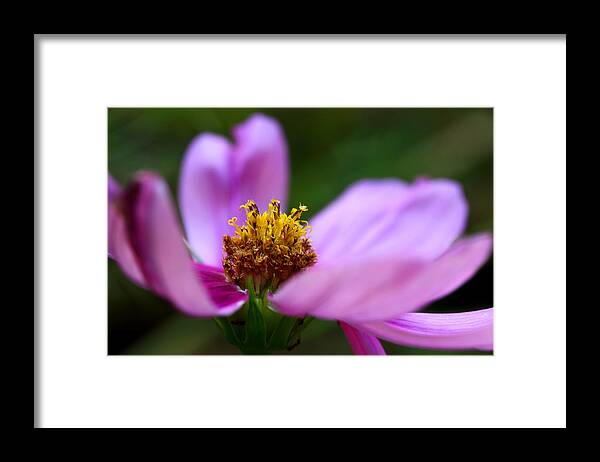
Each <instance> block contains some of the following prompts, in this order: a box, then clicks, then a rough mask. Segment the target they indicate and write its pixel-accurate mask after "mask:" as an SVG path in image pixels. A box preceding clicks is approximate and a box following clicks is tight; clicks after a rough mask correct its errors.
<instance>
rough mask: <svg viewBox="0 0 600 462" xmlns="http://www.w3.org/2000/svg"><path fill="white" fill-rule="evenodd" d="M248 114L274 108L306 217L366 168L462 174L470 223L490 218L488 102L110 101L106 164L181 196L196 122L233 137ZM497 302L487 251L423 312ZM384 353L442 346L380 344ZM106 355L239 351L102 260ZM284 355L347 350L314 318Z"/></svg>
mask: <svg viewBox="0 0 600 462" xmlns="http://www.w3.org/2000/svg"><path fill="white" fill-rule="evenodd" d="M254 112H263V113H265V114H269V115H271V116H273V117H275V118H276V119H277V120H278V121H279V122H280V123H281V125H282V126H283V129H284V131H285V134H286V137H287V140H288V145H289V152H290V158H291V189H290V197H289V201H288V203H290V204H294V203H298V202H302V203H303V204H307V205H308V206H309V208H310V210H309V213H308V214H307V215H306V216H307V218H308V220H310V217H311V216H312V215H314V214H315V213H316V212H318V211H319V210H320V209H322V208H323V207H324V206H325V205H327V203H329V202H330V201H331V200H333V199H334V198H335V197H336V196H337V195H338V194H340V192H342V191H343V190H344V188H346V187H347V186H348V185H349V184H351V183H352V182H354V181H356V180H359V179H361V178H367V177H369V178H386V177H397V178H400V179H404V180H409V181H410V180H413V179H414V178H415V177H418V176H429V177H446V178H452V179H455V180H458V181H460V182H461V183H462V185H463V187H464V190H465V194H466V196H467V199H468V201H469V205H470V217H469V224H468V229H467V233H473V232H477V231H484V230H487V231H491V230H492V227H493V110H492V109H491V108H426V109H416V108H403V109H388V108H385V109H377V108H372V109H365V108H360V109H358V108H357V109H354V108H325V109H318V108H271V109H267V108H254V109H247V108H244V109H233V108H219V109H192V108H189V109H188V108H185V109H162V108H160V109H159V108H110V109H109V110H108V169H109V171H110V173H111V174H112V175H113V176H114V177H115V179H117V180H118V181H119V182H120V183H122V184H124V183H126V182H127V181H128V180H129V179H130V178H131V177H132V175H133V174H134V173H135V172H136V171H137V170H154V171H156V172H158V173H160V174H161V175H162V176H163V177H164V178H165V179H166V180H167V182H168V183H169V185H170V187H171V191H172V193H173V194H174V197H176V191H177V184H178V177H179V165H180V162H181V160H182V156H183V153H184V152H185V149H186V147H187V146H188V143H189V142H190V141H191V140H192V138H193V137H194V136H196V135H197V134H198V133H200V132H205V131H210V132H215V133H220V134H224V135H227V136H229V135H230V129H231V127H233V125H235V124H237V123H238V122H241V121H242V120H244V119H245V118H246V117H248V116H249V115H250V114H252V113H254ZM492 305H493V260H492V259H490V261H489V262H488V263H487V264H486V265H485V266H484V267H483V268H482V269H481V270H480V271H479V273H478V274H477V275H476V276H475V277H474V278H473V279H472V280H470V281H469V282H468V283H467V284H465V285H464V286H463V287H461V288H460V289H459V290H457V291H456V292H454V293H453V294H451V295H449V296H447V297H445V298H444V299H442V300H439V301H437V302H435V303H434V304H432V305H431V306H429V307H427V309H426V310H425V311H432V312H444V311H468V310H475V309H480V308H486V307H489V306H492ZM384 347H385V348H386V351H387V352H388V354H457V353H458V354H488V353H481V352H473V351H467V352H443V351H433V350H420V349H414V348H407V347H401V346H397V345H393V344H390V343H386V342H384ZM108 353H109V354H142V355H143V354H170V355H185V354H211V355H215V354H238V350H237V349H236V348H235V347H233V346H231V345H229V344H228V343H227V341H226V340H225V339H224V338H223V336H222V335H221V332H220V331H219V329H218V327H217V325H216V324H215V322H214V321H212V320H200V319H194V318H188V317H185V316H182V315H180V314H178V313H177V312H176V311H175V310H174V309H173V308H172V307H171V306H170V305H169V304H168V303H167V302H165V301H163V300H161V299H159V298H158V297H155V296H154V295H152V294H151V293H149V292H147V291H145V290H143V289H140V288H138V287H137V286H135V285H134V284H133V283H131V282H130V281H129V280H128V279H127V278H126V277H125V276H124V275H123V274H122V273H121V271H120V270H119V268H118V267H117V265H116V264H115V263H114V262H113V261H112V260H110V259H109V262H108ZM289 354H330V355H331V354H351V351H350V347H349V346H348V343H347V342H346V340H345V337H344V335H343V334H342V332H341V330H340V329H339V328H338V326H337V325H336V323H335V322H325V321H319V320H315V321H313V322H312V323H311V324H310V325H309V326H308V327H307V328H306V330H305V331H304V332H303V335H302V342H301V343H300V345H299V346H298V347H297V348H295V349H294V350H292V351H291V352H290V353H289Z"/></svg>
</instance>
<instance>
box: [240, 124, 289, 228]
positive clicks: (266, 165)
mask: <svg viewBox="0 0 600 462" xmlns="http://www.w3.org/2000/svg"><path fill="white" fill-rule="evenodd" d="M233 137H234V138H235V142H236V144H235V150H234V153H233V163H232V166H233V169H234V171H235V180H236V183H235V185H236V188H235V191H234V195H233V204H232V206H233V207H234V208H235V212H236V213H239V206H240V205H241V204H244V203H245V202H246V201H247V200H248V199H252V200H253V201H254V202H256V204H257V205H258V207H259V209H260V210H261V211H263V210H266V209H267V206H268V204H269V202H270V201H271V199H279V200H280V201H281V208H282V209H286V204H287V195H288V182H289V179H288V177H289V160H288V148H287V142H286V140H285V135H284V133H283V129H282V128H281V126H280V125H279V123H278V122H277V121H276V120H275V119H273V118H271V117H268V116H266V115H264V114H254V115H252V116H250V117H249V118H248V119H247V120H246V121H244V122H242V123H241V124H239V125H237V126H236V127H234V129H233ZM238 217H240V215H238Z"/></svg>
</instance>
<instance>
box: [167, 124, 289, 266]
mask: <svg viewBox="0 0 600 462" xmlns="http://www.w3.org/2000/svg"><path fill="white" fill-rule="evenodd" d="M233 136H234V138H235V145H232V144H231V143H230V142H229V141H228V140H227V139H225V138H224V137H222V136H219V135H214V134H210V133H205V134H202V135H199V136H197V137H196V138H195V139H194V140H193V141H192V143H191V144H190V146H189V147H188V149H187V150H186V153H185V157H184V160H183V163H182V167H181V174H180V182H179V202H180V205H181V214H182V218H183V223H184V227H185V231H186V236H187V239H188V242H189V244H190V247H191V248H192V249H193V251H194V254H196V255H198V256H199V257H200V258H201V259H202V262H203V263H206V264H209V265H213V266H217V265H220V264H221V258H222V239H223V235H224V234H231V232H232V231H233V228H231V227H230V226H229V225H228V224H227V221H228V220H229V219H230V218H232V217H234V216H237V217H238V219H240V220H241V221H243V220H242V218H243V216H242V215H243V214H242V213H241V212H240V209H239V207H240V205H241V204H244V203H245V202H246V201H248V200H249V199H252V200H254V201H255V202H256V203H257V205H258V206H259V207H260V208H261V210H266V208H267V204H268V203H269V201H270V200H271V199H273V198H276V199H279V200H280V201H281V202H282V207H284V205H285V202H286V200H287V188H288V175H289V173H288V168H289V167H288V151H287V144H286V141H285V137H284V134H283V130H282V129H281V127H280V126H279V124H278V123H277V122H276V121H275V120H274V119H272V118H270V117H267V116H265V115H262V114H254V115H253V116H251V117H249V118H248V119H247V120H246V121H244V122H242V123H241V124H239V125H237V126H236V127H234V129H233Z"/></svg>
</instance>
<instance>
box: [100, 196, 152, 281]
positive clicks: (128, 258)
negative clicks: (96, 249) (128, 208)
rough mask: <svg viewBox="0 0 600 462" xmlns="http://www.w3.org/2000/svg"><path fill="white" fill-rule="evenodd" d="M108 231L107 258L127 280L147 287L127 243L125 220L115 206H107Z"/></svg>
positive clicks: (135, 258) (128, 242)
mask: <svg viewBox="0 0 600 462" xmlns="http://www.w3.org/2000/svg"><path fill="white" fill-rule="evenodd" d="M108 229H109V232H108V250H109V255H108V256H109V257H111V258H112V259H114V260H115V261H116V262H117V264H118V265H119V267H120V268H121V270H122V271H123V272H124V273H125V274H126V275H127V277H129V279H131V280H132V281H133V282H135V283H136V284H137V285H139V286H140V287H147V286H148V283H147V282H146V279H145V277H144V274H143V272H142V269H141V267H140V264H139V262H138V259H137V256H136V255H135V252H134V251H133V249H132V247H131V243H130V241H129V234H128V232H127V225H126V222H125V218H124V217H123V215H122V214H121V213H120V211H119V210H118V206H116V205H109V209H108Z"/></svg>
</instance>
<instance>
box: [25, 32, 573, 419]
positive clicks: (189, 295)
mask: <svg viewBox="0 0 600 462" xmlns="http://www.w3.org/2000/svg"><path fill="white" fill-rule="evenodd" d="M34 40H35V49H34V53H35V56H34V58H35V73H36V83H37V85H36V88H35V106H34V111H35V130H36V136H37V138H36V144H35V149H36V152H35V161H36V171H35V172H34V174H35V178H34V180H35V187H36V199H37V202H36V204H35V210H37V216H36V222H35V227H36V229H37V233H38V234H37V236H38V237H37V240H36V262H37V263H36V265H38V266H39V267H38V268H36V271H37V274H38V278H37V280H36V290H37V294H36V300H37V303H36V306H35V312H34V316H35V323H34V327H35V332H34V334H35V358H34V361H35V364H34V366H35V367H34V368H35V377H34V380H35V385H34V386H35V391H36V393H35V403H34V407H35V415H34V426H35V427H199V428H201V427H523V426H525V427H564V426H565V425H566V321H565V320H566V36H561V35H555V36H543V37H537V36H521V37H514V36H512V37H502V36H489V37H486V36H476V37H472V38H469V37H468V36H457V37H453V36H382V37H360V36H355V37H335V36H333V37H325V36H324V37H298V36H290V37H286V36H278V37H273V38H269V37H266V36H260V37H253V36H235V37H227V36H223V37H220V36H201V35H200V36H177V37H168V36H154V37H153V36H144V37H134V36H131V37H128V36H52V35H40V36H36V37H35V39H34ZM542 319H543V322H541V320H542ZM545 358H548V359H549V358H552V361H549V360H546V359H545ZM541 384H543V387H542V386H541ZM240 394H243V395H244V396H253V399H249V400H243V402H242V404H241V405H240V403H239V400H234V399H233V398H234V397H236V396H240ZM298 396H302V397H303V398H302V401H303V403H304V404H303V405H302V406H301V408H300V409H298V412H295V413H294V415H293V417H292V416H290V415H289V413H286V412H285V410H284V408H283V407H282V406H281V405H280V404H281V403H285V402H286V399H297V397H298ZM399 396H405V397H409V396H410V399H398V397H399ZM150 397H152V398H151V400H152V409H148V408H147V403H148V400H149V399H150ZM449 397H452V399H449ZM492 397H493V398H492ZM233 403H237V404H235V406H237V408H236V412H235V415H236V416H240V417H239V419H237V420H235V421H232V420H231V419H230V418H229V417H228V416H230V415H231V412H230V408H231V407H232V406H234V404H233ZM268 403H273V404H272V405H271V404H268ZM276 403H279V404H276ZM349 403H352V404H351V405H350V406H349ZM525 403H526V405H525ZM549 403H551V404H549ZM239 406H242V408H243V409H244V412H240V409H239ZM258 409H260V412H258ZM200 410H201V411H200Z"/></svg>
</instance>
